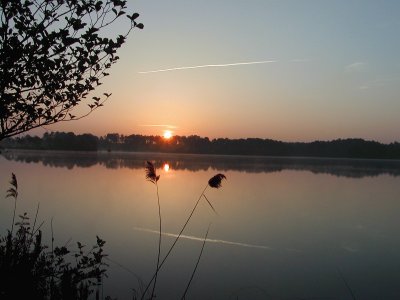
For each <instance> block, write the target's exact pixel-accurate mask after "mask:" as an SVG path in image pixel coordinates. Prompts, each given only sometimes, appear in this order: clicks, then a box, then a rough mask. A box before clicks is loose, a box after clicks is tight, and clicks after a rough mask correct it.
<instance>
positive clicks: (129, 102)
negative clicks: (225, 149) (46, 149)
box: [36, 0, 400, 143]
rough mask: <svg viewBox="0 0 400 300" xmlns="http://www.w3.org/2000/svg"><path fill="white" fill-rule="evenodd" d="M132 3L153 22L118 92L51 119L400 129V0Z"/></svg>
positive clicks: (138, 41) (89, 125)
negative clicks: (84, 112)
mask: <svg viewBox="0 0 400 300" xmlns="http://www.w3.org/2000/svg"><path fill="white" fill-rule="evenodd" d="M128 5H129V6H131V7H132V8H133V9H134V10H135V11H138V12H139V13H140V15H141V21H142V22H143V23H144V24H145V29H144V30H143V31H140V32H135V33H134V34H132V35H131V36H130V37H129V39H128V41H127V43H126V45H124V47H122V49H121V51H120V52H119V56H120V57H121V59H120V61H119V62H118V63H117V64H116V65H114V66H113V68H112V69H111V72H110V73H111V76H110V77H108V78H106V79H105V80H104V84H103V85H102V86H101V87H100V88H99V89H98V90H97V92H98V93H102V92H103V91H104V92H110V93H112V97H111V99H110V100H109V101H108V102H106V104H105V107H103V108H101V109H99V110H97V111H96V112H95V113H93V114H92V115H90V116H89V117H87V118H84V119H82V120H79V121H76V122H67V123H64V124H56V125H54V126H49V127H46V129H48V130H54V131H55V130H61V131H74V132H76V133H83V132H91V133H94V134H96V135H104V134H106V133H108V132H118V133H122V134H132V133H138V134H153V135H162V134H163V132H164V130H170V131H171V132H172V134H177V135H190V134H197V135H200V136H208V137H210V138H214V137H228V138H242V137H243V138H245V137H259V138H271V139H276V140H283V141H311V140H331V139H336V138H352V137H357V138H363V139H369V140H370V139H372V140H377V141H380V142H385V143H387V142H393V141H399V140H400V136H399V133H398V128H400V118H399V117H398V115H399V112H400V101H399V95H400V85H399V83H400V60H399V55H398V53H400V41H399V39H398V38H397V37H398V34H399V32H400V21H399V20H398V14H397V12H398V11H399V9H400V2H397V1H394V0H393V1H388V0H385V1H370V0H367V1H364V0H363V1H362V0H351V1H343V0H339V1H316V0H314V1H311V0H302V1H294V0H286V1H275V0H271V1H250V2H246V3H243V2H241V1H226V0H223V1H218V2H214V1H183V0H182V1H180V0H172V1H168V3H167V2H165V1H161V0H154V1H151V2H149V1H130V2H129V3H128ZM80 109H84V108H80ZM36 132H38V131H36ZM42 132H43V130H42Z"/></svg>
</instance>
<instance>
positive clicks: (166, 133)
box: [163, 130, 172, 140]
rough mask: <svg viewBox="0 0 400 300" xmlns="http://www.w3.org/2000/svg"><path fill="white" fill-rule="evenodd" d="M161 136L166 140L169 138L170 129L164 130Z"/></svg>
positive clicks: (170, 135) (170, 134)
mask: <svg viewBox="0 0 400 300" xmlns="http://www.w3.org/2000/svg"><path fill="white" fill-rule="evenodd" d="M163 137H164V139H167V140H168V139H170V138H171V137H172V131H170V130H165V131H164V135H163Z"/></svg>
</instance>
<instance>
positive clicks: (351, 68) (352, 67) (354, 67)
mask: <svg viewBox="0 0 400 300" xmlns="http://www.w3.org/2000/svg"><path fill="white" fill-rule="evenodd" d="M366 66H367V64H366V63H364V62H355V63H352V64H349V65H347V66H346V67H345V68H344V71H345V72H362V71H364V70H365V68H366Z"/></svg>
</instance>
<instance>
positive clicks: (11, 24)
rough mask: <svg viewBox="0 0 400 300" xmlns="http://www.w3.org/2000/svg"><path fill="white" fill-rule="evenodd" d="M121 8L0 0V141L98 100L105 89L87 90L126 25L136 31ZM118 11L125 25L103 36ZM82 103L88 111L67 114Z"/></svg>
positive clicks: (59, 0)
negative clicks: (98, 92)
mask: <svg viewBox="0 0 400 300" xmlns="http://www.w3.org/2000/svg"><path fill="white" fill-rule="evenodd" d="M126 10H127V7H126V1H121V0H105V1H98V0H82V1H78V0H47V1H46V0H31V1H30V0H13V1H8V0H0V22H1V24H0V140H2V139H4V138H6V137H10V136H13V135H16V134H19V133H22V132H26V131H28V130H30V129H33V128H37V127H40V126H44V125H50V124H53V123H57V122H61V121H70V120H77V119H80V118H82V117H85V116H87V115H88V114H90V113H91V112H93V111H94V110H95V109H97V108H98V107H100V106H102V105H103V103H104V101H106V100H107V99H108V98H109V97H110V95H111V94H107V93H104V94H103V95H102V96H101V97H97V96H94V97H92V99H87V98H88V95H89V93H90V92H91V91H92V90H94V89H95V87H97V86H99V85H100V84H101V82H100V80H101V79H103V78H104V77H105V76H107V75H108V73H107V72H106V71H107V69H109V68H110V67H111V65H112V64H114V63H115V62H116V61H117V60H118V58H119V57H118V56H117V55H116V52H117V50H118V49H119V48H120V47H121V46H122V44H123V43H124V42H125V40H126V37H127V36H128V35H129V33H130V32H131V31H132V29H134V28H139V29H143V24H142V23H137V22H136V19H137V18H138V16H139V14H137V13H133V14H131V15H128V14H127V11H126ZM122 16H124V17H126V16H127V17H128V19H129V21H128V22H129V23H130V25H129V26H128V28H127V29H126V30H125V32H124V34H119V35H117V36H114V37H111V38H110V37H107V35H106V32H105V31H106V30H105V29H106V28H107V27H108V28H110V26H112V25H113V24H114V25H115V24H116V21H117V19H119V20H122V19H121V17H122ZM113 29H114V28H113ZM83 103H86V104H87V105H88V111H87V112H86V113H81V114H80V115H78V116H76V115H74V110H75V109H76V107H77V106H78V105H79V104H83ZM75 113H76V112H75Z"/></svg>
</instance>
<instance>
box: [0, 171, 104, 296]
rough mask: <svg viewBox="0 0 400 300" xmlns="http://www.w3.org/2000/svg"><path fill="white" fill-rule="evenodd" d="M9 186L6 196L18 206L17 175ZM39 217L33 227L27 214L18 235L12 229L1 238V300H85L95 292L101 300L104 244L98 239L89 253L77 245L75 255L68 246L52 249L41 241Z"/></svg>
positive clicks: (18, 224) (24, 215)
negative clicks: (37, 223)
mask: <svg viewBox="0 0 400 300" xmlns="http://www.w3.org/2000/svg"><path fill="white" fill-rule="evenodd" d="M10 185H11V188H10V189H9V190H8V194H7V197H11V198H14V201H15V203H16V200H17V196H18V184H17V179H16V176H15V175H14V174H12V178H11V181H10ZM15 208H16V206H15ZM38 211H39V206H38V210H37V213H38ZM37 213H36V217H37ZM14 215H15V209H14ZM36 217H35V221H34V222H33V225H31V222H30V221H29V217H28V215H27V213H24V214H22V215H20V216H19V219H20V220H19V221H18V222H16V223H15V225H16V226H17V231H16V232H15V233H14V232H13V230H12V229H11V231H8V232H7V234H5V235H4V236H3V235H2V234H1V235H0V299H4V300H8V299H9V300H11V299H40V300H41V299H43V300H44V299H50V300H56V299H57V300H58V299H65V300H67V299H68V300H75V299H80V300H84V299H88V298H89V296H90V295H91V294H93V292H94V291H96V299H99V297H98V295H99V293H98V290H99V287H100V286H101V284H102V277H103V276H104V275H105V272H106V266H107V265H106V264H105V263H104V262H103V260H104V258H105V257H106V256H107V255H106V254H104V250H103V247H104V244H105V242H104V241H103V240H102V239H100V238H99V237H97V241H96V245H95V246H93V247H92V248H90V249H87V250H85V246H84V245H82V244H81V243H79V242H78V243H77V245H78V247H77V251H75V252H74V253H71V251H70V250H69V249H68V248H67V247H66V246H62V247H55V248H53V244H52V245H51V249H50V248H49V247H48V246H46V245H44V244H43V242H42V232H41V230H40V227H41V225H42V224H43V223H41V224H40V225H39V226H36V221H37V219H36ZM13 226H14V218H13ZM31 226H32V227H31ZM52 240H54V239H53V237H52Z"/></svg>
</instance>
